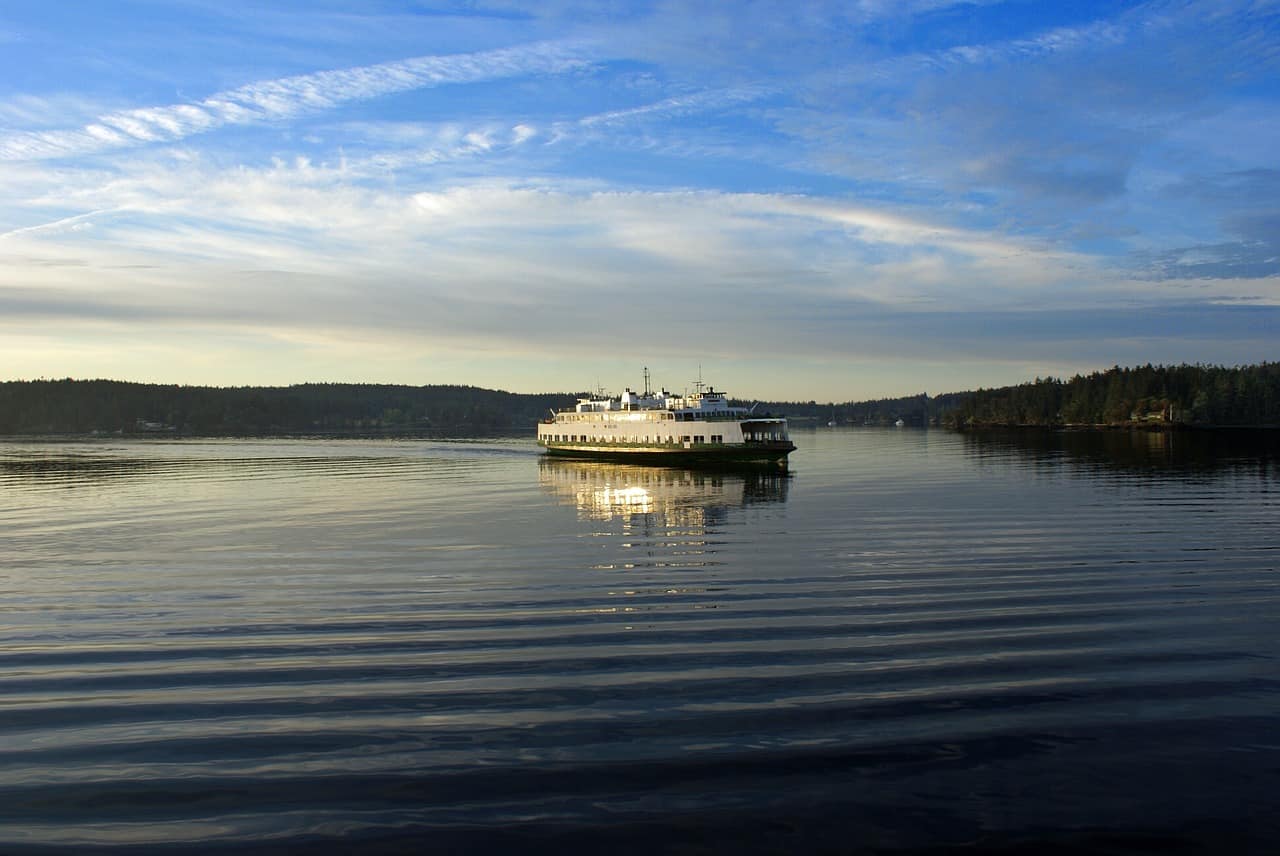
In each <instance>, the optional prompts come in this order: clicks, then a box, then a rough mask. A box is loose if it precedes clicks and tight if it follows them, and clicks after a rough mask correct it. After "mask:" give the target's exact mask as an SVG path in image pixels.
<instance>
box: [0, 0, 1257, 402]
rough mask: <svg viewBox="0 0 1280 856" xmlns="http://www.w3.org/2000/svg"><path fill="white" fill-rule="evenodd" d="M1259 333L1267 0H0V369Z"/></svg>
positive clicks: (901, 358) (899, 374)
mask: <svg viewBox="0 0 1280 856" xmlns="http://www.w3.org/2000/svg"><path fill="white" fill-rule="evenodd" d="M1278 358H1280V2H1272V1H1271V0H1212V2H1195V0H1155V2H1148V3H1122V2H1088V0H1080V2H1070V3H1059V2H1025V0H1008V2H998V0H992V2H985V0H981V1H980V2H963V3H961V2H951V1H950V0H846V2H829V3H828V2H812V3H805V2H790V3H779V2H772V0H771V2H752V0H742V2H678V0H671V1H670V2H643V3H632V2H625V0H617V2H587V3H583V2H575V0H546V2H529V3H524V2H506V0H492V1H490V0H459V2H408V1H407V0H406V1H405V2H390V0H361V2H340V0H279V2H271V3H258V2H253V3H249V2H236V0H155V1H154V2H152V0H112V2H90V0H84V2H76V3H70V4H67V3H49V2H27V0H4V2H3V3H0V380H29V379H35V378H40V377H46V378H62V377H74V378H113V379H119V380H132V381H141V382H159V383H179V384H201V385H216V386H232V385H237V386H238V385H286V384H291V383H302V382H325V381H333V382H378V383H405V384H413V385H422V384H439V383H458V384H473V385H477V386H483V387H488V388H493V389H506V390H510V391H515V392H562V391H563V392H572V391H581V390H588V389H592V390H593V389H596V388H597V387H603V388H604V389H606V390H612V391H614V392H619V391H621V390H622V388H623V387H626V386H631V387H633V388H635V387H639V386H640V385H641V384H642V383H643V380H642V371H643V369H644V367H648V368H649V369H650V371H651V373H652V376H653V382H654V385H655V386H665V387H667V388H669V389H671V390H673V391H677V392H678V391H682V390H684V389H687V388H689V387H690V386H691V385H692V383H693V381H695V380H697V379H698V378H699V377H702V378H703V379H704V380H706V381H708V382H710V383H712V384H714V385H716V386H717V387H718V388H721V389H724V390H725V391H726V392H728V393H729V394H730V395H733V396H738V397H743V398H758V399H767V400H791V401H807V400H818V401H851V400H863V399H871V398H881V397H893V396H899V395H910V394H917V393H920V392H927V393H929V394H933V395H936V394H940V393H944V392H952V391H960V390H967V389H975V388H978V387H982V386H987V387H990V386H1000V385H1004V384H1012V383H1018V382H1022V381H1027V380H1031V379H1032V378H1035V377H1043V376H1049V375H1052V376H1057V377H1070V376H1071V375H1073V374H1077V373H1087V372H1090V371H1095V370H1102V369H1106V368H1109V367H1111V366H1112V365H1117V364H1118V365H1122V366H1125V365H1140V364H1145V363H1156V364H1159V363H1164V364H1173V363H1184V362H1188V363H1212V364H1222V365H1238V364H1246V363H1254V362H1260V361H1264V360H1266V361H1274V360H1276V359H1278Z"/></svg>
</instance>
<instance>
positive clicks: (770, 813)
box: [0, 429, 1280, 853]
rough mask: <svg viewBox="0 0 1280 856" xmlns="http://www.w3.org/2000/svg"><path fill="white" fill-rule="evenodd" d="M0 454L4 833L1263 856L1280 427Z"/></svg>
mask: <svg viewBox="0 0 1280 856" xmlns="http://www.w3.org/2000/svg"><path fill="white" fill-rule="evenodd" d="M796 433H797V437H796V439H797V442H798V444H799V447H800V448H799V450H798V451H797V452H796V453H795V454H794V455H793V456H792V472H791V475H790V476H782V475H778V474H776V473H750V472H747V473H742V472H709V473H704V472H696V471H687V470H661V469H651V470H646V469H639V468H628V467H623V466H616V465H590V464H581V463H571V462H552V461H547V460H545V459H543V458H541V457H540V456H539V455H538V454H537V450H536V447H535V446H534V445H533V444H532V442H530V441H528V440H504V441H490V442H436V441H367V442H366V441H283V440H282V441H180V442H173V441H155V442H120V441H115V442H95V443H87V442H86V443H46V442H6V443H3V444H0V852H3V853H14V852H17V853H25V852H45V851H56V852H98V851H99V850H107V851H110V852H113V853H116V852H118V853H139V852H142V853H147V852H168V851H173V852H177V851H179V850H181V851H183V852H190V851H192V850H193V849H194V850H200V849H208V850H224V849H225V850H235V851H239V852H251V853H259V852H261V853H275V852H291V853H292V852H308V851H311V850H314V851H319V852H343V851H345V850H347V849H350V850H351V851H352V852H360V853H379V852H429V853H464V852H563V851H565V850H571V849H576V850H587V851H600V850H604V851H607V852H612V853H651V852H679V853H715V852H737V853H743V852H746V853H753V852H780V853H783V852H785V853H807V852H885V853H893V852H930V853H941V852H950V851H951V849H953V848H955V849H957V850H959V851H961V852H972V851H975V850H977V851H993V852H1101V853H1212V852H1259V853H1265V852H1274V851H1277V850H1280V821H1278V820H1277V818H1278V817H1280V668H1278V661H1277V655H1278V654H1280V573H1278V571H1277V564H1278V563H1280V457H1278V455H1277V449H1276V443H1275V440H1274V438H1273V437H1272V438H1267V437H1263V438H1261V439H1258V438H1250V437H1248V436H1247V435H1228V436H1225V437H1223V436H1218V437H1215V436H1212V435H1173V436H1166V435H1160V434H1154V435H1129V434H1108V435H1063V434H1039V435H1024V436H1013V435H1010V436H998V435H983V436H980V437H973V436H962V435H956V434H951V433H945V432H939V431H931V432H924V431H915V430H884V431H882V430H873V429H860V430H838V429H822V430H816V431H811V432H805V431H799V432H796Z"/></svg>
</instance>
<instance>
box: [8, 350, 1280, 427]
mask: <svg viewBox="0 0 1280 856" xmlns="http://www.w3.org/2000/svg"><path fill="white" fill-rule="evenodd" d="M575 398H576V394H573V393H544V394H536V395H530V394H521V393H512V392H503V391H500V390H490V389H482V388H479V387H473V386H453V385H431V386H405V385H393V384H338V383H335V384H325V383H312V384H299V385H295V386H287V387H206V386H179V385H166V384H143V383H129V382H125V381H113V380H72V379H69V378H68V379H63V380H35V381H8V382H2V383H0V435H10V436H12V435H51V434H54V435H56V434H64V435H139V436H154V435H185V436H287V435H307V436H317V435H320V436H323V435H332V436H449V435H452V436H483V435H490V434H500V433H510V432H516V431H520V432H523V431H527V430H529V429H530V428H531V427H532V425H533V424H534V423H535V422H536V421H537V420H538V419H540V418H542V417H543V416H545V415H547V414H548V413H549V412H550V411H552V410H554V409H556V408H560V407H567V406H570V405H572V404H573V402H574V400H575ZM745 403H746V404H751V403H752V402H745ZM757 406H758V407H761V408H763V409H764V410H767V411H769V412H771V413H777V414H780V415H785V416H787V417H788V418H789V419H793V420H795V421H797V422H799V423H803V422H805V421H809V422H814V423H817V424H822V425H825V424H828V423H830V422H834V423H836V424H839V425H847V424H853V425H892V424H895V423H896V422H898V421H899V420H901V421H902V422H903V423H904V424H908V425H937V426H946V427H951V428H959V429H981V428H991V427H1031V426H1036V427H1078V428H1108V427H1144V428H1175V427H1255V428H1262V427H1265V428H1276V427H1280V363H1260V364H1258V365H1251V366H1239V367H1233V368H1227V367H1222V366H1200V365H1196V366H1191V365H1180V366H1151V365H1146V366H1141V367H1137V368H1120V367H1119V366H1116V367H1113V368H1111V369H1108V370H1107V371H1104V372H1095V373H1093V374H1090V375H1077V376H1076V377H1073V378H1071V379H1070V380H1060V379H1058V378H1052V377H1050V378H1037V379H1035V380H1034V381H1031V382H1029V383H1024V384H1019V385H1017V386H1007V387H1001V388H998V389H978V390H976V391H969V392H955V393H947V394H945V395H939V396H934V397H930V396H929V395H926V394H924V393H920V394H918V395H912V396H905V397H902V398H887V399H880V400H876V401H862V402H845V403H843V404H836V403H831V402H828V403H826V404H821V403H819V402H816V401H808V402H786V401H775V402H760V403H759V404H758V405H757Z"/></svg>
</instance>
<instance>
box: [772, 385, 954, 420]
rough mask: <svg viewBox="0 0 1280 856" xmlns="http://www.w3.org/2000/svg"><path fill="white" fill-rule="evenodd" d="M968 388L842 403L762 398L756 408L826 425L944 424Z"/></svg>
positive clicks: (789, 417)
mask: <svg viewBox="0 0 1280 856" xmlns="http://www.w3.org/2000/svg"><path fill="white" fill-rule="evenodd" d="M970 394H971V393H967V392H953V393H947V394H945V395H939V396H934V397H930V396H929V395H927V394H926V393H923V392H922V393H920V394H919V395H908V396H904V397H902V398H881V399H877V400H875V401H847V402H844V403H842V404H832V403H827V404H821V403H819V402H816V401H808V402H794V401H771V402H764V403H762V404H760V405H759V406H758V407H757V410H760V409H764V410H767V411H769V412H770V413H779V414H782V415H784V416H786V417H787V418H788V419H792V420H797V421H810V422H815V423H817V424H821V425H825V424H827V423H828V422H835V423H836V424H838V425H892V424H894V423H895V422H897V421H898V420H899V419H901V420H902V421H903V422H905V423H906V424H908V425H939V424H943V423H944V422H945V420H946V419H947V417H948V415H949V414H950V413H951V412H953V411H954V410H955V409H956V408H957V407H959V406H960V403H961V402H962V401H963V400H964V398H965V396H967V395H970Z"/></svg>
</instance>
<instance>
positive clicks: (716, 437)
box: [551, 434, 724, 445]
mask: <svg viewBox="0 0 1280 856" xmlns="http://www.w3.org/2000/svg"><path fill="white" fill-rule="evenodd" d="M551 442H553V443H671V444H673V445H674V444H676V443H705V442H707V438H706V435H705V434H685V435H684V436H682V437H678V438H677V437H653V436H651V435H649V434H645V435H644V436H638V435H631V436H629V437H627V436H624V437H589V436H587V435H586V434H553V435H552V437H551ZM711 442H712V443H723V442H724V435H723V434H712V435H711Z"/></svg>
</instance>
